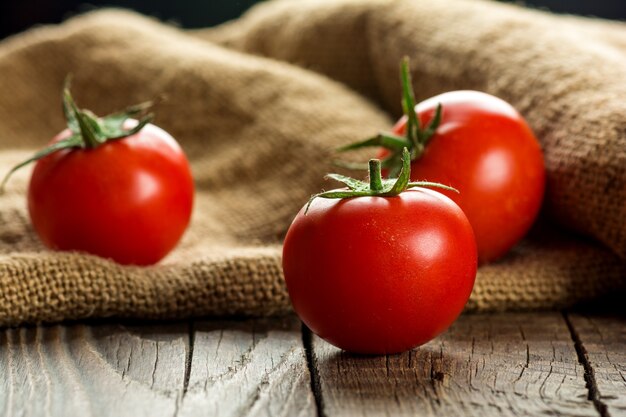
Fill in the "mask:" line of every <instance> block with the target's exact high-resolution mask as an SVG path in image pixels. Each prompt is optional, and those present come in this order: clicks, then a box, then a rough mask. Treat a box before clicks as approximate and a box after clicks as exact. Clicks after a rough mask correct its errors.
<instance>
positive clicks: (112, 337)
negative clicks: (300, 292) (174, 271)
mask: <svg viewBox="0 0 626 417" xmlns="http://www.w3.org/2000/svg"><path fill="white" fill-rule="evenodd" d="M625 343H626V317H624V316H621V315H619V314H616V313H615V312H613V313H598V312H594V313H589V312H565V313H562V312H543V313H506V314H491V315H465V316H462V317H461V318H460V319H459V320H458V321H457V322H456V323H455V325H454V326H453V327H452V328H451V329H450V331H448V332H447V333H446V334H444V335H442V336H441V337H439V338H438V339H436V340H434V341H432V342H430V343H428V344H427V345H425V346H422V347H420V348H418V349H415V350H413V351H411V352H407V353H404V354H401V355H393V356H379V357H362V356H354V355H350V354H346V353H343V352H341V351H340V350H338V349H336V348H334V347H333V346H331V345H329V344H327V343H326V342H324V341H323V340H321V339H319V338H317V337H316V336H314V335H311V334H310V333H309V332H308V331H307V330H306V329H305V330H304V331H303V330H302V327H301V325H300V323H299V321H298V320H297V319H295V318H293V317H287V318H279V319H269V320H228V321H188V322H176V323H166V324H161V323H158V324H155V323H151V324H138V323H135V324H130V323H127V322H124V323H123V324H122V323H113V322H107V323H98V324H93V323H91V324H82V323H75V324H67V325H54V326H39V327H30V328H19V329H9V330H4V331H1V332H0V384H1V385H0V415H1V416H64V417H65V416H81V417H82V416H91V415H93V416H116V417H117V416H132V417H137V416H286V417H291V416H329V417H330V416H332V417H335V416H409V415H410V416H430V415H433V416H434V415H437V416H455V417H461V416H480V417H488V416H541V415H566V416H602V417H607V416H613V417H615V416H620V415H622V416H623V415H626V348H625Z"/></svg>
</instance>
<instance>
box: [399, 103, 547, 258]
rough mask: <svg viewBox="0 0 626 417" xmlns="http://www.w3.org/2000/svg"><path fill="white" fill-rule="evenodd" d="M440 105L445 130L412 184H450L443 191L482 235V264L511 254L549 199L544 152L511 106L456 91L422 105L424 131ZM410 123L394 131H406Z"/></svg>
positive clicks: (417, 164)
mask: <svg viewBox="0 0 626 417" xmlns="http://www.w3.org/2000/svg"><path fill="white" fill-rule="evenodd" d="M437 104H441V105H442V108H443V114H442V119H441V123H440V124H439V127H438V128H437V130H436V132H435V134H434V136H433V137H432V138H431V139H430V141H429V142H428V144H427V146H426V149H425V151H424V153H423V155H422V156H421V157H420V158H419V159H417V160H415V161H414V162H413V163H412V165H411V179H412V180H413V181H418V180H424V179H427V180H428V181H434V182H439V183H442V184H447V185H450V186H452V187H454V188H456V189H457V190H459V194H455V193H450V192H446V191H442V192H443V193H444V194H446V195H447V196H448V197H450V198H452V199H453V200H454V201H455V202H456V203H457V204H458V205H459V206H460V207H461V208H462V209H463V211H464V212H465V215H466V216H467V218H468V219H469V221H470V223H471V225H472V227H473V229H474V234H475V236H476V242H477V246H478V258H479V260H480V261H481V262H488V261H491V260H494V259H497V258H499V257H500V256H502V255H504V254H505V253H506V252H507V251H508V250H509V249H511V247H513V246H514V245H515V244H516V243H517V242H518V241H519V240H520V239H521V238H522V237H523V236H524V235H525V234H526V232H527V231H528V229H529V228H530V227H531V225H532V224H533V222H534V221H535V218H536V217H537V214H538V212H539V209H540V207H541V201H542V199H543V193H544V186H545V170H544V164H543V156H542V153H541V148H540V146H539V143H538V141H537V139H536V138H535V136H534V135H533V132H532V131H531V130H530V128H529V127H528V125H527V124H526V122H525V121H524V119H523V118H522V116H521V115H520V114H519V113H518V112H517V111H516V110H515V109H514V108H513V107H512V106H511V105H509V104H508V103H506V102H505V101H503V100H501V99H499V98H497V97H494V96H491V95H489V94H485V93H481V92H478V91H453V92H449V93H444V94H441V95H438V96H436V97H432V98H430V99H428V100H426V101H423V102H421V103H419V104H418V105H417V106H416V107H415V110H416V112H417V115H418V117H419V119H420V122H421V124H422V126H425V125H426V124H427V122H429V121H430V120H431V119H432V118H433V115H434V113H435V109H436V107H437ZM405 127H406V117H404V118H402V119H400V121H398V123H397V124H396V126H395V127H394V129H393V131H394V133H396V134H399V135H402V134H404V132H405Z"/></svg>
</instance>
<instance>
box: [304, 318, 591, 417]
mask: <svg viewBox="0 0 626 417" xmlns="http://www.w3.org/2000/svg"><path fill="white" fill-rule="evenodd" d="M312 356H313V358H312V359H313V365H314V372H315V374H314V380H315V384H316V385H317V386H318V389H319V391H320V392H321V397H322V398H321V402H322V414H323V415H324V416H328V417H338V416H409V415H410V416H435V415H437V416H442V415H445V416H447V415H450V416H479V417H486V416H537V415H545V414H550V415H560V414H562V415H568V416H597V415H598V413H597V411H596V410H595V408H594V406H593V403H592V402H591V401H589V400H588V399H587V397H588V391H587V389H586V386H585V380H584V369H583V366H582V365H581V364H580V363H579V362H578V357H577V354H576V350H575V347H574V343H573V341H572V338H571V334H570V332H569V330H568V327H567V325H566V323H565V321H564V319H563V317H562V316H561V314H559V313H535V314H500V315H467V316H462V317H461V318H460V319H459V320H458V321H457V322H456V323H455V324H454V325H453V327H452V328H451V329H450V331H448V332H447V333H446V334H444V335H442V336H440V337H439V338H437V339H436V340H434V341H432V342H430V343H428V344H427V345H424V346H422V347H420V348H418V349H416V350H413V351H411V352H407V353H404V354H400V355H393V356H386V357H385V356H383V357H362V356H354V355H349V354H346V353H343V352H341V351H340V350H339V349H336V348H334V347H333V346H331V345H329V344H328V343H326V342H324V341H323V340H321V339H319V338H317V337H316V336H313V338H312Z"/></svg>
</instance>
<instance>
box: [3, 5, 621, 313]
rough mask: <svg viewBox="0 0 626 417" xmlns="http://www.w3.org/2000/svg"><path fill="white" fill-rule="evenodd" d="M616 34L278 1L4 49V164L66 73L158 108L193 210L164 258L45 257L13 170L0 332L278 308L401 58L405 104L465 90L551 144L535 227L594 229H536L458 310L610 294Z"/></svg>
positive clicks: (83, 89) (114, 98)
mask: <svg viewBox="0 0 626 417" xmlns="http://www.w3.org/2000/svg"><path fill="white" fill-rule="evenodd" d="M625 33H626V29H625V28H624V25H623V24H618V23H606V22H602V21H591V20H585V19H579V18H571V17H556V16H551V15H548V14H544V13H541V12H534V11H526V10H523V9H520V8H518V7H515V6H506V5H501V4H496V3H491V2H487V1H480V0H473V1H472V0H438V1H417V0H416V1H377V0H364V1H351V0H340V1H336V0H332V1H331V0H327V1H318V0H316V1H307V0H291V1H279V2H276V1H274V2H269V3H266V4H263V5H260V6H257V7H256V8H255V9H253V10H252V11H251V12H249V14H247V15H246V16H244V17H243V18H241V19H239V20H238V21H235V22H233V23H230V24H227V25H224V26H222V27H218V28H215V29H208V30H202V31H195V32H185V31H182V30H179V29H176V28H173V27H169V26H166V25H162V24H160V23H158V22H156V21H153V20H150V19H147V18H144V17H141V16H138V15H135V14H132V13H129V12H122V11H101V12H95V13H91V14H87V15H84V16H80V17H77V18H74V19H71V20H70V21H68V22H66V23H64V24H62V25H60V26H55V27H43V28H38V29H33V30H31V31H29V32H27V33H24V34H21V35H18V36H15V37H13V38H10V39H8V40H5V41H3V42H2V43H0V92H1V93H0V171H1V172H5V171H6V170H8V168H9V167H10V166H12V165H13V164H14V163H16V162H18V161H20V160H22V159H23V158H24V157H25V156H27V155H29V154H30V153H32V152H33V150H35V149H37V148H39V147H41V146H43V145H44V144H45V143H46V142H47V141H48V140H49V139H50V138H51V137H52V136H53V135H54V134H55V133H56V132H58V131H60V130H61V129H62V128H63V127H64V122H63V119H62V114H61V111H60V89H61V86H62V83H63V79H64V77H65V76H66V74H68V73H70V72H71V73H72V74H73V75H74V84H73V91H74V94H75V97H76V99H77V101H78V103H79V104H80V105H81V106H83V107H87V108H90V109H92V110H94V111H95V112H96V113H98V114H105V113H107V112H110V111H112V110H115V109H119V108H121V107H124V106H125V105H127V104H130V103H134V102H138V101H142V100H145V99H148V98H152V97H155V96H158V95H161V94H164V95H166V96H167V97H168V100H167V101H165V102H163V103H162V104H161V105H160V106H159V107H158V109H157V112H158V113H157V124H159V125H160V126H162V127H163V128H165V129H166V130H168V131H169V132H170V133H172V134H173V135H174V136H175V137H176V138H177V139H178V140H179V142H180V143H181V145H182V146H183V148H184V149H185V151H186V152H187V154H188V156H189V158H190V160H191V163H192V169H193V173H194V175H195V179H196V186H197V199H196V206H195V209H194V215H193V219H192V223H191V226H190V228H189V230H188V231H187V233H186V234H185V236H184V238H183V241H182V242H181V244H180V245H179V247H178V248H177V249H176V250H175V251H174V252H173V253H172V254H171V255H170V256H169V257H168V258H166V260H164V261H163V262H162V263H161V264H160V265H157V266H154V267H148V268H139V267H122V266H119V265H116V264H114V263H112V262H110V261H108V260H104V259H99V258H97V257H94V256H88V255H83V254H78V253H55V252H50V251H47V250H46V249H45V248H44V247H43V246H42V245H41V244H40V243H39V242H38V240H37V238H36V236H35V235H34V233H33V231H32V229H31V226H30V225H29V221H28V215H27V212H26V207H25V206H26V202H25V198H24V194H25V190H26V187H27V181H28V177H29V171H30V169H25V170H22V171H21V172H19V173H18V174H16V175H15V177H14V178H13V179H12V181H11V182H10V183H9V185H8V189H7V193H6V194H5V195H2V196H0V324H1V325H18V324H22V323H33V322H42V321H44V322H50V321H58V320H63V319H79V318H86V317H109V316H115V317H134V318H181V317H189V316H205V315H210V316H213V315H218V316H222V315H255V316H256V315H273V314H282V313H286V312H288V311H289V309H290V307H289V300H288V296H287V293H286V290H285V286H284V284H283V278H282V273H281V266H280V255H281V239H282V237H283V236H284V233H285V231H286V230H287V227H288V226H289V223H290V221H291V219H292V218H293V216H294V215H295V213H296V212H297V210H298V209H299V208H300V207H301V206H302V205H303V203H304V202H305V201H306V200H307V198H308V196H309V195H310V194H311V193H313V192H316V191H318V190H320V189H322V188H324V187H326V188H328V187H330V186H332V185H330V184H328V183H325V182H324V181H323V179H322V176H323V174H324V173H325V172H327V171H328V170H330V169H331V167H330V166H329V165H328V161H329V159H330V157H331V156H332V149H333V148H334V147H336V146H338V145H340V144H346V143H349V142H352V141H355V140H358V139H361V138H364V137H367V136H369V135H371V134H372V133H375V132H377V131H379V130H380V129H381V128H383V129H384V128H389V127H390V126H391V123H392V121H393V119H394V118H395V117H396V116H397V115H398V113H399V81H398V76H397V73H398V62H399V59H400V57H401V56H402V55H405V54H407V55H409V56H410V57H411V58H412V63H413V72H414V73H413V77H414V81H415V87H416V91H417V95H418V98H419V99H422V98H426V97H428V96H431V95H434V94H437V93H440V92H443V91H447V90H452V89H478V90H484V91H487V92H490V93H492V94H495V95H498V96H500V97H502V98H504V99H505V100H507V101H509V102H510V103H512V104H513V105H514V106H516V107H517V108H518V109H519V110H520V111H521V112H522V113H523V114H524V115H525V116H526V117H527V118H528V120H529V122H530V124H531V125H532V127H533V128H534V129H535V131H536V133H537V134H538V136H539V137H540V139H541V141H542V144H543V147H544V150H545V158H546V164H547V169H548V191H547V197H546V199H547V206H548V209H549V210H548V212H549V213H551V215H552V217H547V218H548V219H549V218H556V219H557V220H558V222H560V223H561V224H562V225H564V226H566V227H567V228H569V229H571V230H574V231H576V232H577V234H580V235H586V236H588V237H590V238H583V237H575V236H574V235H570V234H565V233H564V232H555V231H552V228H551V227H548V225H550V224H551V223H553V220H546V221H545V224H543V225H541V226H538V227H537V228H536V229H537V230H536V231H535V232H534V233H533V235H534V236H531V237H530V238H529V239H528V240H527V241H526V242H524V243H523V244H521V245H519V246H518V247H517V248H516V249H515V250H514V251H513V252H512V253H511V254H510V255H508V256H507V257H505V258H504V259H502V260H501V261H499V262H496V263H494V264H491V265H487V266H484V267H481V268H480V270H479V273H478V277H477V282H476V287H475V290H474V293H473V295H472V298H471V300H470V302H469V304H468V310H472V311H493V310H505V309H537V308H560V307H564V306H569V305H572V303H575V302H579V301H582V300H586V299H589V298H592V297H596V296H599V295H602V294H606V293H608V292H611V291H615V290H617V289H623V288H624V287H625V279H624V276H625V275H626V267H625V265H624V262H623V260H621V259H620V256H621V257H622V259H623V258H624V257H626V204H625V201H626V102H625V101H624V97H626V41H625V40H624V36H625V35H624V34H625ZM219 45H222V46H219ZM224 46H225V47H226V48H229V49H226V48H224ZM258 55H264V56H265V57H259V56H258ZM362 156H364V157H365V155H362ZM592 239H593V240H592ZM594 240H595V241H598V242H601V243H602V244H603V245H604V247H606V248H610V250H608V249H605V248H604V247H603V246H601V245H600V244H598V243H594Z"/></svg>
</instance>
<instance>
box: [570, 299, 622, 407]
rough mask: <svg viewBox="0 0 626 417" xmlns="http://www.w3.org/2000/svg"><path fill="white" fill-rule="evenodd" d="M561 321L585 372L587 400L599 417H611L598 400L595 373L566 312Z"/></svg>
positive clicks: (598, 394)
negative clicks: (565, 325) (568, 333)
mask: <svg viewBox="0 0 626 417" xmlns="http://www.w3.org/2000/svg"><path fill="white" fill-rule="evenodd" d="M562 314H563V319H564V320H565V323H566V324H567V328H568V329H569V331H570V335H571V337H572V341H573V342H574V347H575V349H576V353H577V355H578V362H580V364H581V365H582V366H583V369H584V370H585V376H584V377H585V382H586V383H587V390H588V392H589V396H588V399H589V400H591V402H593V405H594V407H595V408H596V410H597V411H598V413H600V416H601V417H611V414H610V413H609V410H608V408H607V406H606V404H605V403H604V402H602V400H601V399H600V392H599V391H598V384H597V381H596V377H595V372H594V369H593V366H591V362H590V361H589V357H588V355H587V350H586V349H585V346H584V345H583V342H582V340H581V338H580V335H579V334H578V332H577V331H576V329H575V328H574V325H573V323H572V321H571V320H570V318H569V315H568V314H567V312H565V311H564V312H562Z"/></svg>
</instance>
